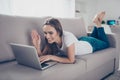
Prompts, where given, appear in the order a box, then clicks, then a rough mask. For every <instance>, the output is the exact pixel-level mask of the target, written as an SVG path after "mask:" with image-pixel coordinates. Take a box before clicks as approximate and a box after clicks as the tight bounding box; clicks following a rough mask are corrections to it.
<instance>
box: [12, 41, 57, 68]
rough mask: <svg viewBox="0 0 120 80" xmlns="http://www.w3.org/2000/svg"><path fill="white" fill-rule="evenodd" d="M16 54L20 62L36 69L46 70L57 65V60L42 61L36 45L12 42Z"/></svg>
mask: <svg viewBox="0 0 120 80" xmlns="http://www.w3.org/2000/svg"><path fill="white" fill-rule="evenodd" d="M10 46H11V48H12V51H13V53H14V56H15V58H16V60H17V62H18V64H22V65H25V66H28V67H32V68H35V69H40V70H44V69H47V68H48V67H51V66H53V65H55V64H56V63H57V62H54V61H47V62H43V63H41V62H40V60H39V57H38V54H37V51H36V48H35V47H34V46H28V45H23V44H16V43H10Z"/></svg>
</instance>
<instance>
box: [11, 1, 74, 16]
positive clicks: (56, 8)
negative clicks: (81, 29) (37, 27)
mask: <svg viewBox="0 0 120 80" xmlns="http://www.w3.org/2000/svg"><path fill="white" fill-rule="evenodd" d="M74 6H75V0H12V13H13V14H14V15H22V16H36V17H38V16H55V17H74V14H75V13H74V9H75V8H74Z"/></svg>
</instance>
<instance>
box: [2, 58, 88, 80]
mask: <svg viewBox="0 0 120 80" xmlns="http://www.w3.org/2000/svg"><path fill="white" fill-rule="evenodd" d="M85 72H86V62H85V61H83V60H80V59H77V60H76V63H75V64H61V63H57V64H56V65H54V66H52V67H49V68H48V69H45V70H43V71H41V70H37V69H33V68H30V67H26V66H23V65H19V64H17V62H16V61H14V62H9V63H5V64H0V80H79V79H76V78H79V77H80V75H81V76H82V75H83V74H85Z"/></svg>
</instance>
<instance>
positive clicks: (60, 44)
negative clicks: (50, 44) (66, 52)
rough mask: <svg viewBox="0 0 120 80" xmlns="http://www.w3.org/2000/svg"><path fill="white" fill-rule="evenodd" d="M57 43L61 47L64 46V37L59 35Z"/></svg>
mask: <svg viewBox="0 0 120 80" xmlns="http://www.w3.org/2000/svg"><path fill="white" fill-rule="evenodd" d="M56 43H57V45H58V46H59V47H60V48H61V47H62V37H59V38H58V40H57V41H56Z"/></svg>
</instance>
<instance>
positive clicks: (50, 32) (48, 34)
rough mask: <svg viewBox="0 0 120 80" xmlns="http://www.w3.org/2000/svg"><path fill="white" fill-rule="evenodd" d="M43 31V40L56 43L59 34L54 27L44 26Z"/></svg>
mask: <svg viewBox="0 0 120 80" xmlns="http://www.w3.org/2000/svg"><path fill="white" fill-rule="evenodd" d="M43 31H44V36H45V38H46V39H47V40H48V43H54V42H57V40H58V38H59V34H58V32H57V31H56V30H55V28H54V27H52V26H51V25H44V26H43Z"/></svg>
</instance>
